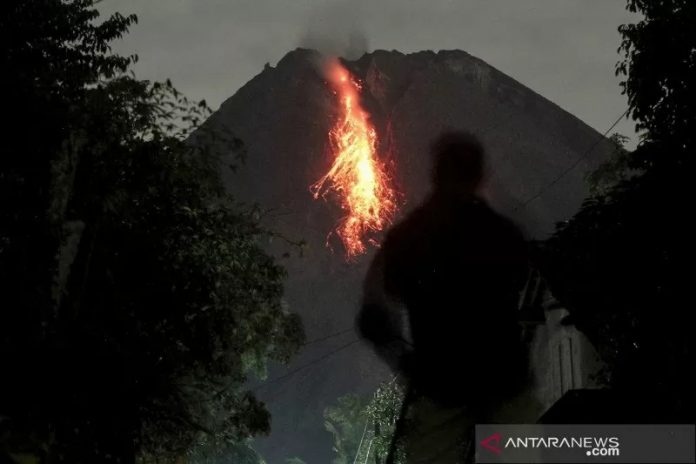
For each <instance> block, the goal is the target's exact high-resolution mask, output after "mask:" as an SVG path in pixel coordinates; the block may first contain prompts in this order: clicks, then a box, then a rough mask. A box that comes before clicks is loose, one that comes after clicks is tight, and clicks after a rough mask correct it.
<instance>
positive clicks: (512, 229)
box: [476, 200, 525, 241]
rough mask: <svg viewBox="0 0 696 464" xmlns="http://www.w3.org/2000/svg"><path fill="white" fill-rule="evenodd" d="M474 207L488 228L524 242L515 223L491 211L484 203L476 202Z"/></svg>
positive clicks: (520, 231) (481, 201)
mask: <svg viewBox="0 0 696 464" xmlns="http://www.w3.org/2000/svg"><path fill="white" fill-rule="evenodd" d="M476 205H477V207H478V209H479V210H480V212H481V214H482V216H483V217H485V218H486V222H488V224H489V226H490V227H493V228H495V229H496V230H498V231H500V233H503V234H505V235H507V236H509V237H510V238H512V239H515V240H519V241H524V240H525V238H524V234H523V233H522V230H521V229H520V227H519V226H518V225H517V224H515V222H514V221H513V220H512V219H510V218H508V217H506V216H504V215H503V214H501V213H499V212H498V211H496V210H495V209H493V208H492V207H491V206H490V205H489V204H488V203H487V202H486V201H484V200H477V202H476Z"/></svg>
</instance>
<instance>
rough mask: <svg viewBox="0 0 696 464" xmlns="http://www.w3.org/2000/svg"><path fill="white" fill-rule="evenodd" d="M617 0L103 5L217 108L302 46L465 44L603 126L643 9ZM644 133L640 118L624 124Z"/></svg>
mask: <svg viewBox="0 0 696 464" xmlns="http://www.w3.org/2000/svg"><path fill="white" fill-rule="evenodd" d="M624 5H625V2H623V1H606V0H476V1H473V0H472V1H464V0H459V1H448V0H420V1H414V0H372V1H368V0H359V1H351V2H347V1H344V0H340V1H320V0H147V1H142V0H104V1H103V2H102V3H101V4H100V5H99V8H100V9H101V10H102V12H103V13H110V12H113V11H119V12H121V13H124V14H125V13H136V14H137V15H138V17H139V19H140V22H139V24H138V25H136V26H134V27H133V28H132V29H131V33H130V34H129V35H128V36H127V37H126V38H125V39H124V40H123V41H121V42H119V43H118V44H117V47H116V51H118V52H121V53H137V54H138V55H139V57H140V62H139V63H138V65H137V66H136V71H137V73H138V77H140V78H145V79H158V80H163V79H166V78H171V79H172V80H173V82H174V84H175V85H176V86H177V87H178V88H179V89H180V90H181V91H183V92H184V93H185V94H186V95H187V96H189V97H191V98H194V99H196V100H198V99H205V100H206V101H207V102H208V103H209V104H210V106H211V107H213V109H217V107H218V106H219V105H220V104H221V103H222V102H223V101H224V100H225V99H226V98H228V97H230V96H231V95H232V94H234V92H235V91H236V90H237V89H238V88H239V87H240V86H242V85H244V83H246V82H247V81H248V80H250V79H251V78H252V77H253V76H254V75H256V74H258V73H259V72H260V71H261V70H262V69H263V66H264V64H266V63H270V64H271V65H274V64H275V63H276V62H277V61H278V60H279V59H280V58H281V57H282V56H283V55H285V53H287V52H288V51H290V50H292V49H294V48H295V47H298V46H308V47H309V46H311V47H315V48H324V49H327V50H340V49H342V45H343V44H345V43H347V42H348V38H349V37H350V36H351V35H353V36H355V35H356V34H357V35H360V36H362V37H364V38H365V39H366V43H367V45H368V49H369V50H375V49H388V50H391V49H396V50H399V51H401V52H414V51H420V50H441V49H461V50H464V51H467V52H469V53H471V54H473V55H475V56H477V57H479V58H481V59H483V60H484V61H486V62H488V63H489V64H491V65H493V66H494V67H496V68H498V69H499V70H500V71H502V72H504V73H506V74H508V75H509V76H511V77H513V78H515V79H517V80H519V81H520V82H521V83H523V84H524V85H526V86H528V87H530V88H531V89H532V90H534V91H536V92H538V93H540V94H541V95H543V96H544V97H546V98H548V99H550V100H551V101H553V102H555V103H557V104H558V105H560V106H561V107H562V108H564V109H565V110H567V111H569V112H571V113H573V114H574V115H576V116H577V117H579V118H580V119H582V120H583V121H585V122H586V123H588V124H589V125H590V126H592V127H594V128H595V129H597V130H598V131H600V132H604V130H606V129H607V128H608V127H609V126H610V125H611V124H612V122H614V120H615V119H616V118H617V117H618V116H619V115H620V114H621V113H622V112H623V111H624V110H625V108H626V98H625V96H623V95H621V92H620V88H619V85H618V83H619V79H618V78H617V77H615V76H614V65H615V64H616V62H617V60H618V59H619V54H618V53H617V50H616V49H617V48H618V46H619V40H620V36H619V33H618V32H617V27H618V26H619V25H620V24H622V23H625V22H630V21H632V16H631V14H630V13H628V12H626V11H625V9H624ZM615 131H618V132H621V133H623V134H625V135H628V136H630V137H632V139H633V140H632V143H631V144H630V146H634V145H635V142H636V140H635V139H636V137H635V132H634V130H633V123H632V122H630V121H626V120H624V121H622V122H621V123H620V124H619V125H618V126H617V127H616V129H615Z"/></svg>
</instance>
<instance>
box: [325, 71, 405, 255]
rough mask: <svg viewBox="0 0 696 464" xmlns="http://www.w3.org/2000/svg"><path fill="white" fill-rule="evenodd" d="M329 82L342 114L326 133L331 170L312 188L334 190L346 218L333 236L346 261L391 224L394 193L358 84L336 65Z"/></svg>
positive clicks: (363, 250) (330, 72)
mask: <svg viewBox="0 0 696 464" xmlns="http://www.w3.org/2000/svg"><path fill="white" fill-rule="evenodd" d="M328 79H329V82H330V83H331V85H332V87H333V88H334V90H335V92H336V95H337V96H338V97H339V99H340V108H341V115H340V118H339V120H338V121H337V122H336V124H335V125H334V127H333V129H331V131H330V132H329V138H330V141H331V146H332V149H333V154H334V162H333V165H332V166H331V169H330V170H329V172H328V173H327V174H326V175H325V176H324V177H322V178H321V179H319V181H318V182H317V183H315V184H314V185H312V186H311V191H312V193H313V194H314V198H319V196H324V195H325V194H326V193H327V192H329V191H333V192H335V193H336V194H338V196H339V198H340V203H341V208H342V209H343V210H344V211H346V212H347V215H346V216H345V217H344V218H343V219H342V220H341V223H340V224H339V226H338V228H337V230H336V232H337V233H338V236H339V237H340V238H341V241H342V242H343V245H344V246H345V249H346V254H347V257H348V258H351V257H354V256H356V255H359V254H362V253H364V252H365V251H366V246H365V240H366V235H367V234H368V233H370V232H378V231H380V230H382V229H383V228H384V226H385V225H387V224H389V222H390V221H391V218H392V216H393V214H394V209H395V194H394V190H392V188H391V187H390V185H389V183H390V182H389V177H388V176H387V173H386V169H385V166H384V165H383V163H382V162H380V160H379V159H378V157H377V150H376V146H377V133H376V132H375V129H374V127H373V126H372V124H370V122H369V120H368V116H367V113H366V112H365V111H364V110H363V109H362V108H361V107H360V96H359V91H360V88H361V87H360V85H359V84H358V83H357V82H356V81H354V80H353V79H352V77H351V75H350V73H349V72H348V70H347V69H345V68H344V67H343V66H342V65H341V64H340V63H339V62H338V61H334V62H332V63H331V64H330V66H329V72H328Z"/></svg>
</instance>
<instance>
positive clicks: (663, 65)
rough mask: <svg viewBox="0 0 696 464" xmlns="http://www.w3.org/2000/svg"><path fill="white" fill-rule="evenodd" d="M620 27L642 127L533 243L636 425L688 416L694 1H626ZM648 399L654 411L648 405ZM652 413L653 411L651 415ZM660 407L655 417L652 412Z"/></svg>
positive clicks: (627, 84) (623, 65)
mask: <svg viewBox="0 0 696 464" xmlns="http://www.w3.org/2000/svg"><path fill="white" fill-rule="evenodd" d="M628 9H629V10H630V11H633V12H637V13H639V14H641V15H642V16H641V19H640V21H638V22H637V23H635V24H627V25H623V26H621V27H620V28H619V31H620V32H621V34H622V36H623V41H622V44H621V47H620V50H621V51H622V52H623V53H624V59H623V61H621V62H620V63H619V64H618V65H617V74H619V75H622V76H624V78H625V80H624V82H623V83H622V87H623V90H624V93H625V94H626V95H627V96H628V101H629V105H630V113H631V115H632V117H633V119H634V120H635V121H636V127H637V129H638V130H639V131H641V133H642V136H641V141H640V143H639V145H638V147H637V149H636V150H635V151H634V152H632V153H630V154H625V153H623V154H622V155H621V156H622V158H623V160H622V161H621V162H620V163H616V164H615V167H616V169H619V170H622V172H621V173H618V175H614V176H613V178H614V179H616V182H615V184H614V185H613V186H612V187H611V188H604V189H602V190H601V191H599V192H597V193H596V194H595V195H594V196H592V197H590V198H588V199H587V200H586V201H585V203H584V205H583V207H582V209H581V210H580V212H579V213H578V214H577V215H576V216H575V217H573V218H572V220H570V221H568V222H567V223H564V224H560V225H559V228H558V230H557V232H556V233H555V235H554V236H553V237H552V238H551V239H550V240H548V241H547V242H546V243H544V244H543V246H542V247H541V257H542V259H541V262H542V263H543V264H542V266H543V267H545V269H546V272H545V274H546V276H547V278H548V279H549V281H550V284H551V287H552V290H553V291H554V293H555V294H556V296H557V297H558V298H560V299H561V300H562V301H563V303H564V304H565V305H567V307H568V308H569V310H570V311H571V316H572V319H573V320H574V321H575V323H576V325H577V326H578V328H580V329H582V330H583V331H585V332H586V333H587V334H588V335H589V336H590V338H591V339H592V340H593V341H594V342H595V343H596V344H597V345H598V346H599V347H600V349H601V351H602V352H603V354H604V357H605V359H606V360H608V361H609V371H610V373H611V376H610V379H609V381H610V384H611V385H612V386H613V387H616V388H617V389H619V390H620V391H622V392H625V393H626V397H633V398H640V401H641V405H640V406H641V407H637V406H638V405H635V404H634V405H633V406H632V407H633V408H634V410H636V411H644V412H643V416H642V417H641V419H643V420H666V421H687V422H693V421H694V417H695V416H694V401H693V391H694V381H693V377H692V376H691V375H690V373H689V369H688V368H687V367H686V366H690V365H693V361H694V345H693V328H692V327H691V325H690V324H689V323H688V322H687V321H690V320H691V307H692V306H693V305H692V303H691V298H690V296H691V293H692V292H691V291H690V283H689V277H688V276H689V275H690V274H691V272H690V271H689V269H690V268H692V267H693V255H692V253H691V250H692V248H693V246H692V245H693V237H694V228H693V225H692V224H693V221H692V220H691V218H690V217H689V213H688V211H689V206H690V202H689V200H688V198H689V196H690V188H689V185H690V184H691V183H692V181H693V179H692V176H693V170H692V168H693V155H694V149H695V148H696V147H695V145H694V134H696V108H695V107H694V102H695V101H696V98H694V88H693V86H692V85H690V84H689V83H691V82H694V81H696V55H695V54H694V50H696V30H694V28H693V26H692V25H693V24H694V22H695V21H696V3H694V2H691V1H688V0H671V1H646V0H643V1H640V0H630V1H629V2H628ZM651 405H652V406H653V407H652V408H651ZM650 410H654V411H653V412H650ZM657 411H659V412H657Z"/></svg>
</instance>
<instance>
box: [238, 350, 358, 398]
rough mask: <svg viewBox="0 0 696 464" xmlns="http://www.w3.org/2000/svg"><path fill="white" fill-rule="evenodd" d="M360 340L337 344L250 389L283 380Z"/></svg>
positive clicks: (256, 388)
mask: <svg viewBox="0 0 696 464" xmlns="http://www.w3.org/2000/svg"><path fill="white" fill-rule="evenodd" d="M360 340H361V339H360V338H356V339H355V340H353V341H352V342H349V343H346V344H344V345H341V346H339V347H338V348H336V349H334V350H331V351H329V352H328V353H326V354H324V355H323V356H320V357H318V358H316V359H313V360H312V361H310V362H308V363H306V364H303V365H302V366H299V367H297V368H295V369H293V370H291V371H290V372H287V373H285V374H283V375H281V376H278V377H275V378H273V379H269V380H267V381H265V382H263V383H262V384H260V385H257V386H255V387H254V388H252V389H251V391H254V392H255V391H257V390H258V389H260V388H263V387H266V386H268V385H271V384H274V383H277V382H280V381H282V380H284V379H287V378H288V377H292V376H293V375H295V374H297V373H298V372H300V371H302V370H304V369H307V368H308V367H311V366H313V365H315V364H317V363H320V362H322V361H324V360H325V359H327V358H329V357H331V356H333V355H335V354H336V353H338V352H340V351H343V350H345V349H346V348H348V347H350V346H352V345H355V344H356V343H358V342H359V341H360Z"/></svg>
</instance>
